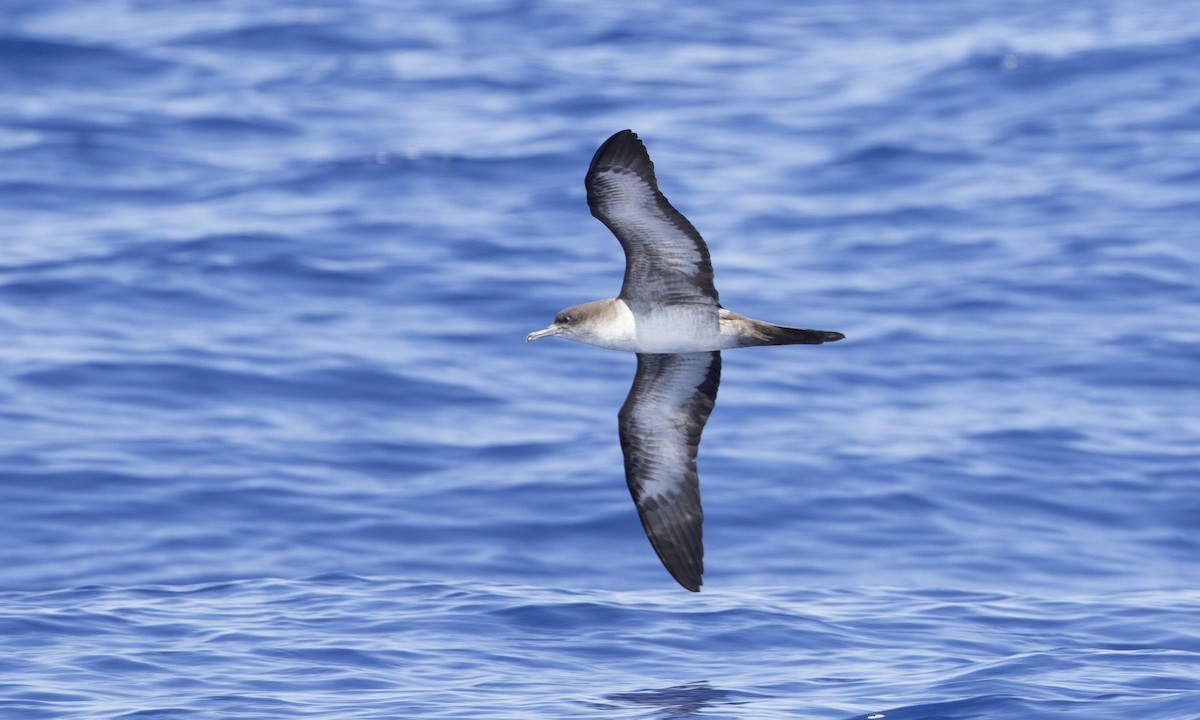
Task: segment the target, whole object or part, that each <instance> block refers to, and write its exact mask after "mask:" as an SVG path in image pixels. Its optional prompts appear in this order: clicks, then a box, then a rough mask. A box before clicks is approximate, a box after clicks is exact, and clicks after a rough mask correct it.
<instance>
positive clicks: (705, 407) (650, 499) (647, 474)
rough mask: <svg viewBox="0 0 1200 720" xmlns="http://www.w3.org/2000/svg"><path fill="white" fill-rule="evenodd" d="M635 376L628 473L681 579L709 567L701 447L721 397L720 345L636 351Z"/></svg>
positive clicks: (697, 578) (696, 583) (692, 586)
mask: <svg viewBox="0 0 1200 720" xmlns="http://www.w3.org/2000/svg"><path fill="white" fill-rule="evenodd" d="M637 359H638V368H637V376H636V377H634V379H633V387H632V388H630V390H629V397H627V398H626V399H625V405H623V406H622V407H621V413H620V415H618V419H619V421H620V422H619V424H620V431H621V451H622V452H624V453H625V480H626V482H628V483H629V492H630V493H632V494H633V501H634V502H635V503H637V509H638V516H640V517H641V518H642V526H643V527H644V528H646V535H647V536H648V537H649V538H650V544H651V545H653V546H654V550H655V552H657V553H658V557H659V559H660V560H662V563H663V565H665V566H666V568H667V570H668V571H669V572H670V573H671V577H673V578H675V579H676V580H677V581H678V582H679V584H680V585H682V586H684V587H685V588H687V589H688V590H691V591H692V592H699V591H700V584H701V576H702V575H703V574H704V543H703V541H702V534H701V525H702V524H703V522H704V511H703V510H702V509H701V507H700V476H699V475H698V474H697V472H696V450H697V448H698V447H699V445H700V433H702V432H703V431H704V423H706V422H708V416H709V413H711V412H712V409H713V405H714V404H715V403H716V401H717V386H718V385H720V384H721V353H720V352H698V353H680V354H677V355H650V354H645V353H638V356H637Z"/></svg>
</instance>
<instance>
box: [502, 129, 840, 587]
mask: <svg viewBox="0 0 1200 720" xmlns="http://www.w3.org/2000/svg"><path fill="white" fill-rule="evenodd" d="M585 184H586V186H587V200H588V207H590V208H591V209H592V215H595V216H596V217H597V218H598V219H599V220H600V222H602V223H604V224H605V225H607V226H608V229H609V230H612V232H613V234H614V235H616V236H617V240H619V241H620V243H621V247H622V248H624V249H625V280H624V283H623V284H622V285H621V292H620V294H619V295H617V296H616V297H615V298H612V299H610V300H597V301H595V302H589V303H584V304H582V305H576V306H574V307H569V308H567V309H566V310H563V311H562V312H560V313H559V314H558V315H557V316H555V318H554V323H553V324H551V325H550V327H548V328H546V329H545V330H538V331H537V332H534V333H530V334H529V335H528V336H527V337H526V338H525V341H526V342H529V341H531V340H537V339H539V338H544V337H550V336H558V337H561V338H565V339H567V340H574V341H575V342H581V343H586V344H588V345H596V346H599V347H602V348H609V349H611V350H624V351H626V352H634V353H637V375H636V376H635V377H634V379H633V387H632V388H630V390H629V396H628V397H627V398H625V404H624V405H623V406H622V407H621V412H620V413H619V414H618V416H617V418H618V421H619V430H620V435H621V451H622V452H623V453H624V455H625V480H626V482H627V483H628V484H629V491H630V493H631V494H632V495H633V501H634V502H635V503H636V504H637V509H638V515H639V516H640V517H641V519H642V526H643V527H644V528H645V529H646V535H647V536H648V537H649V538H650V544H651V545H653V546H654V550H655V552H657V553H658V557H659V559H660V560H662V563H663V565H665V566H666V568H667V570H668V571H669V572H670V573H671V577H673V578H675V580H676V581H678V582H679V584H680V585H682V586H683V587H685V588H687V589H688V590H691V591H693V592H699V591H700V584H701V582H702V580H701V576H702V575H703V574H704V545H703V543H702V540H701V525H702V523H703V521H704V512H703V510H702V509H701V507H700V478H699V475H698V474H697V472H696V450H697V448H698V447H699V445H700V433H701V432H703V431H704V424H705V423H706V422H707V421H708V416H709V414H710V413H711V412H712V409H713V404H714V403H715V402H716V399H717V386H718V385H719V384H720V382H721V351H722V350H728V349H730V348H739V347H750V346H753V345H797V344H799V345H820V344H821V343H824V342H833V341H835V340H841V339H842V338H844V337H845V336H844V335H842V334H841V333H839V332H827V331H825V330H805V329H802V328H792V327H783V326H780V325H773V324H771V323H766V322H762V321H760V320H751V319H750V318H748V317H744V316H742V315H738V314H737V313H735V312H730V311H729V310H726V309H725V308H723V307H721V303H720V301H719V299H718V298H717V289H716V287H714V286H713V269H712V262H711V261H710V260H709V257H708V247H707V246H706V245H705V244H704V239H703V238H701V237H700V233H698V232H696V228H694V227H692V224H691V223H690V222H688V220H687V218H685V217H684V216H683V215H680V214H679V211H678V210H676V209H675V208H673V207H671V203H669V202H667V199H666V198H665V197H663V194H662V193H661V192H659V190H658V182H657V180H656V179H655V177H654V163H652V162H650V155H649V154H648V153H647V152H646V147H645V145H643V144H642V141H641V140H639V139H638V136H637V135H635V134H634V133H633V132H632V131H630V130H622V131H621V132H619V133H617V134H616V135H613V136H612V137H610V138H609V139H608V140H607V141H605V143H604V144H603V145H601V146H600V149H599V150H597V151H596V155H595V157H593V158H592V164H591V167H589V168H588V173H587V179H586V181H585Z"/></svg>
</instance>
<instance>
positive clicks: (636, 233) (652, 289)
mask: <svg viewBox="0 0 1200 720" xmlns="http://www.w3.org/2000/svg"><path fill="white" fill-rule="evenodd" d="M585 185H587V198H588V207H590V208H591V209H592V214H593V215H595V216H596V217H597V218H599V220H600V222H602V223H604V224H605V225H607V226H608V229H609V230H612V231H613V234H614V235H616V236H617V240H620V241H621V247H623V248H625V282H624V284H622V285H621V294H620V296H619V297H620V298H622V299H624V300H631V301H634V302H647V303H657V304H661V303H668V304H670V303H699V304H702V305H717V304H718V303H719V300H718V299H717V289H716V287H714V286H713V270H712V261H711V260H710V259H709V257H708V247H707V246H706V245H705V244H704V238H702V237H700V233H698V232H696V228H694V227H692V224H691V223H690V222H688V220H687V218H685V217H684V216H682V215H680V214H679V211H678V210H676V209H675V208H673V207H671V203H669V202H667V199H666V198H665V197H663V194H662V193H660V192H659V191H658V181H657V180H656V179H655V178H654V163H652V162H650V155H649V154H648V153H647V152H646V146H645V145H643V144H642V141H641V140H639V139H638V136H637V135H635V134H634V133H633V132H632V131H630V130H622V131H621V132H619V133H617V134H616V135H613V136H612V137H610V138H609V139H608V140H607V141H605V143H604V144H603V145H601V146H600V149H599V150H597V151H596V155H595V157H593V158H592V165H591V167H589V168H588V174H587V180H586V181H585Z"/></svg>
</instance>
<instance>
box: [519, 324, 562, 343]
mask: <svg viewBox="0 0 1200 720" xmlns="http://www.w3.org/2000/svg"><path fill="white" fill-rule="evenodd" d="M557 334H558V326H557V325H551V326H550V327H548V328H546V329H545V330H538V331H537V332H531V333H529V334H528V335H526V336H525V342H533V341H534V340H541V339H542V338H544V337H550V336H551V335H557Z"/></svg>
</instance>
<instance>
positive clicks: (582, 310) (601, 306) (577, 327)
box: [525, 300, 612, 343]
mask: <svg viewBox="0 0 1200 720" xmlns="http://www.w3.org/2000/svg"><path fill="white" fill-rule="evenodd" d="M611 302H612V301H611V300H599V301H596V302H590V303H584V304H582V305H573V306H571V307H569V308H567V309H566V310H563V311H561V312H559V313H558V314H557V315H555V316H554V322H552V323H551V324H550V327H548V328H546V329H545V330H538V331H537V332H531V333H529V334H528V335H526V336H525V342H532V341H534V340H540V339H542V338H544V337H552V336H558V337H561V338H563V339H564V340H574V341H576V342H584V343H586V342H588V339H589V338H590V337H591V336H592V335H593V333H594V332H595V330H596V327H597V323H598V322H599V321H600V320H602V319H603V317H604V314H605V310H606V305H607V304H608V303H611Z"/></svg>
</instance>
